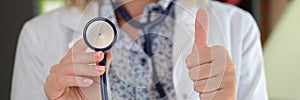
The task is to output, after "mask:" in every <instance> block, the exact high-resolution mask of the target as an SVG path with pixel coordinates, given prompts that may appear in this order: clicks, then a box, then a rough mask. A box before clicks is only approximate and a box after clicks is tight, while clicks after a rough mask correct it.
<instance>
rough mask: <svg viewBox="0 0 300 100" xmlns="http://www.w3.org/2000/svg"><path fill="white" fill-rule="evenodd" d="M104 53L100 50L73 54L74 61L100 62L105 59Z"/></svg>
mask: <svg viewBox="0 0 300 100" xmlns="http://www.w3.org/2000/svg"><path fill="white" fill-rule="evenodd" d="M103 58H104V53H103V52H102V51H99V52H89V53H79V54H76V55H73V61H72V62H74V63H83V64H94V63H99V62H101V61H102V60H103Z"/></svg>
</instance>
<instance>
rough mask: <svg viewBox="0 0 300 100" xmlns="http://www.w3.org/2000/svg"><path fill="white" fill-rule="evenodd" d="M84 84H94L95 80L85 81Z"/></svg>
mask: <svg viewBox="0 0 300 100" xmlns="http://www.w3.org/2000/svg"><path fill="white" fill-rule="evenodd" d="M83 82H84V83H86V84H92V83H93V80H91V79H84V80H83Z"/></svg>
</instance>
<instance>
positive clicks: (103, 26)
mask: <svg viewBox="0 0 300 100" xmlns="http://www.w3.org/2000/svg"><path fill="white" fill-rule="evenodd" d="M83 39H84V41H85V43H86V44H87V45H88V47H89V48H91V49H93V50H95V51H106V50H108V49H110V48H111V47H112V46H113V45H114V44H115V42H116V40H117V30H116V27H115V25H114V24H113V23H112V22H111V21H110V20H108V19H105V18H102V17H98V18H94V19H92V20H90V21H89V22H88V23H87V24H86V26H85V28H84V31H83Z"/></svg>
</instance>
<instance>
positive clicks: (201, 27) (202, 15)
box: [195, 9, 209, 49]
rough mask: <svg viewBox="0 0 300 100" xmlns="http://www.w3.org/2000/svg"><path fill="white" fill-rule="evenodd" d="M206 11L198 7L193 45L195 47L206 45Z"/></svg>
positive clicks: (207, 19)
mask: <svg viewBox="0 0 300 100" xmlns="http://www.w3.org/2000/svg"><path fill="white" fill-rule="evenodd" d="M208 23H209V18H208V13H207V11H206V10H205V9H199V10H198V12H197V16H196V20H195V46H196V47H197V49H202V48H206V47H208V29H209V28H208Z"/></svg>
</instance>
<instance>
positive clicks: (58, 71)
mask: <svg viewBox="0 0 300 100" xmlns="http://www.w3.org/2000/svg"><path fill="white" fill-rule="evenodd" d="M87 48H88V46H87V45H86V44H85V42H84V40H82V39H81V40H79V41H77V42H76V43H75V44H74V46H73V47H72V48H71V49H70V51H69V52H68V54H67V55H66V56H65V57H64V58H63V59H62V60H61V61H60V62H59V63H58V64H56V65H54V66H52V67H51V71H50V74H49V75H48V77H47V80H46V83H45V85H44V91H45V93H46V95H47V97H48V99H49V100H59V99H66V98H68V99H70V100H78V99H80V98H81V99H87V98H100V97H99V96H100V95H99V92H92V93H89V94H84V93H83V92H82V89H86V91H99V76H101V75H103V74H104V72H105V71H106V70H105V66H100V65H91V64H94V63H99V62H101V61H103V59H104V53H103V52H101V51H100V52H89V53H86V49H87ZM105 55H106V61H107V65H109V63H110V61H111V59H112V54H111V53H106V54H105ZM106 67H108V66H106ZM93 93H94V94H93Z"/></svg>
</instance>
